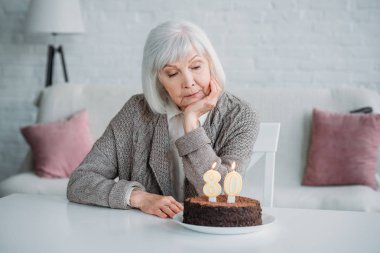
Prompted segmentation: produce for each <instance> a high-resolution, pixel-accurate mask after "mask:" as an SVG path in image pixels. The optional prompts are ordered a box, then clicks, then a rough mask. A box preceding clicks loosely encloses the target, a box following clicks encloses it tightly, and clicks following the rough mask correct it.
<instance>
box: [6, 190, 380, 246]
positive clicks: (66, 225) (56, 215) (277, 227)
mask: <svg viewBox="0 0 380 253" xmlns="http://www.w3.org/2000/svg"><path fill="white" fill-rule="evenodd" d="M264 212H266V213H270V214H272V215H274V216H275V217H276V221H275V222H274V223H273V225H272V226H270V227H269V228H268V229H267V230H264V231H262V232H259V233H252V234H243V235H210V234H202V233H198V232H193V231H191V230H187V229H186V228H183V227H182V226H179V225H178V224H176V223H174V222H173V221H172V220H171V219H160V218H156V217H154V216H151V215H146V214H143V213H142V212H140V211H138V210H114V209H109V208H102V207H95V206H85V205H79V204H74V203H69V202H68V201H67V199H65V198H64V197H57V196H43V195H26V194H15V195H11V196H8V197H5V198H1V199H0V252H2V253H7V252H91V253H96V252H102V253H108V252H124V253H126V252H146V253H153V252H165V253H166V252H192V253H195V252H199V253H201V252H202V253H203V252H207V253H208V252H218V253H220V252H229V253H235V252H251V253H252V252H266V253H270V252H323V253H326V252H334V253H336V252H355V253H357V252H363V253H371V252H376V253H377V252H380V214H379V213H361V212H344V211H321V210H306V209H283V208H271V209H265V210H264Z"/></svg>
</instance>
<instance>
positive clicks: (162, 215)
mask: <svg viewBox="0 0 380 253" xmlns="http://www.w3.org/2000/svg"><path fill="white" fill-rule="evenodd" d="M153 214H154V215H156V216H158V217H160V218H167V217H168V216H167V215H166V214H165V213H164V212H163V211H162V210H160V209H157V210H156V211H155V212H154V213H153Z"/></svg>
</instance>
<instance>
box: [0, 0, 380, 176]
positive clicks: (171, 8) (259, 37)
mask: <svg viewBox="0 0 380 253" xmlns="http://www.w3.org/2000/svg"><path fill="white" fill-rule="evenodd" d="M28 3H29V0H0V179H2V178H5V177H6V176H8V175H10V174H13V173H14V172H15V171H16V169H17V168H18V166H19V164H20V162H21V160H22V158H23V157H24V155H25V153H26V152H27V145H26V143H25V142H24V140H23V138H22V137H21V135H20V134H19V128H20V127H21V126H24V125H27V124H31V123H33V121H34V120H35V116H36V111H35V108H34V107H33V100H34V99H35V97H36V95H37V94H38V92H39V90H40V89H42V88H43V86H44V78H45V64H46V63H45V61H46V48H47V43H48V42H49V39H48V37H47V36H36V35H33V36H32V35H25V34H24V33H23V24H24V20H25V13H26V11H27V6H28ZM81 3H82V11H83V15H84V21H85V26H86V34H84V35H83V36H76V37H61V38H58V39H57V42H60V43H62V44H64V46H65V52H66V61H67V65H68V70H69V76H70V80H71V81H73V82H76V83H91V84H94V85H95V84H100V85H106V84H128V85H140V63H141V55H142V49H143V44H144V41H145V38H146V36H147V33H148V32H149V30H150V29H151V28H152V27H154V26H155V25H157V24H158V23H160V22H162V21H166V20H169V19H173V18H177V19H187V20H190V21H193V22H195V23H197V24H199V25H200V26H201V27H203V28H204V30H206V32H207V33H208V35H209V37H210V39H211V41H212V42H213V43H214V46H215V48H216V50H217V52H218V54H219V56H220V58H221V60H222V63H223V65H224V67H225V71H226V74H227V79H228V85H231V86H232V85H233V86H240V87H243V86H251V85H252V86H289V87H290V86H308V87H309V86H323V87H324V86H331V87H334V86H366V87H370V88H373V89H377V90H380V0H318V1H315V0H182V1H180V0H156V1H153V0H151V1H149V0H107V1H103V0H82V2H81ZM56 67H57V69H56V72H57V73H56V74H57V75H56V77H58V80H57V81H60V80H62V74H61V69H60V68H59V66H56Z"/></svg>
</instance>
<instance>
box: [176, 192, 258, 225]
mask: <svg viewBox="0 0 380 253" xmlns="http://www.w3.org/2000/svg"><path fill="white" fill-rule="evenodd" d="M216 199H217V201H216V202H209V201H208V197H207V196H198V197H192V198H187V199H186V200H185V202H184V212H183V222H184V223H187V224H193V225H200V226H211V227H247V226H255V225H261V224H262V220H261V206H260V202H259V201H258V200H255V199H250V198H246V197H241V196H237V197H236V200H235V203H227V196H226V195H219V196H217V197H216Z"/></svg>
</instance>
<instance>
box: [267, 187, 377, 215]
mask: <svg viewBox="0 0 380 253" xmlns="http://www.w3.org/2000/svg"><path fill="white" fill-rule="evenodd" d="M274 192H275V195H274V206H275V207H286V208H306V209H325V210H350V211H365V212H380V192H378V191H374V190H373V189H371V188H370V187H368V186H364V185H349V186H324V187H320V186H302V187H275V191H274Z"/></svg>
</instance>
